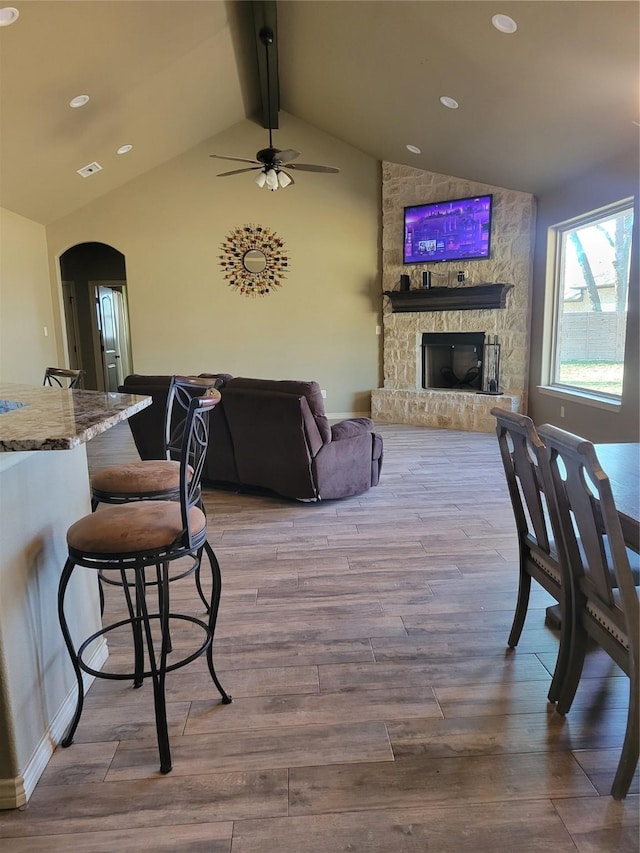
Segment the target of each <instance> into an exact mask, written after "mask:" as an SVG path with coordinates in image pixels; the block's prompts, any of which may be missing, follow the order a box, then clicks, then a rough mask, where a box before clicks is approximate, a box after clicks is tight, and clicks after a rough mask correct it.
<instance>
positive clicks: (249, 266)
mask: <svg viewBox="0 0 640 853" xmlns="http://www.w3.org/2000/svg"><path fill="white" fill-rule="evenodd" d="M242 264H243V266H244V268H245V269H246V270H247V272H252V273H256V272H262V271H263V270H264V268H265V267H266V266H267V258H266V256H265V254H264V252H261V251H260V250H259V249H251V250H250V251H248V252H246V253H245V255H244V257H243V258H242Z"/></svg>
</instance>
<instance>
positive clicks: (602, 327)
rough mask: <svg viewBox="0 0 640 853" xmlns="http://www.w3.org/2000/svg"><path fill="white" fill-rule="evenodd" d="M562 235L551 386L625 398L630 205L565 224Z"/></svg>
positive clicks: (559, 233)
mask: <svg viewBox="0 0 640 853" xmlns="http://www.w3.org/2000/svg"><path fill="white" fill-rule="evenodd" d="M554 230H555V232H556V235H557V238H558V239H557V240H556V246H557V257H556V280H555V323H554V337H553V358H552V371H551V382H552V384H553V385H555V386H561V387H565V388H567V389H575V390H579V391H586V392H589V393H592V394H599V395H602V396H606V397H618V398H619V397H621V396H622V381H623V374H624V348H625V336H626V326H627V301H628V294H629V268H630V261H631V236H632V232H633V206H632V201H631V200H626V201H624V202H620V203H619V204H617V205H615V206H614V207H611V208H608V209H607V210H606V211H599V212H597V213H594V214H589V215H586V216H584V217H581V218H580V219H579V220H573V221H572V222H571V223H563V224H561V225H558V226H556V228H555V229H554Z"/></svg>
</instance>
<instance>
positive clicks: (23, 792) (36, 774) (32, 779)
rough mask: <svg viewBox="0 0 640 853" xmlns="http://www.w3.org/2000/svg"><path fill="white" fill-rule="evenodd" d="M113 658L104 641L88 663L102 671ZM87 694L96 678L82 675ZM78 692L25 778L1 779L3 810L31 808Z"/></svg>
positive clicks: (43, 742)
mask: <svg viewBox="0 0 640 853" xmlns="http://www.w3.org/2000/svg"><path fill="white" fill-rule="evenodd" d="M108 657H109V649H108V647H107V641H106V639H105V638H104V637H103V638H102V641H101V642H100V643H99V644H98V647H97V648H96V650H95V651H94V653H93V654H92V656H91V659H90V660H89V661H88V664H89V666H90V667H91V668H92V669H101V668H102V667H103V666H104V664H105V663H106V661H107V658H108ZM82 680H83V683H84V690H85V693H86V692H87V690H88V689H89V688H90V687H91V685H92V684H93V682H94V680H95V676H93V675H89V673H87V672H83V673H82ZM76 701H77V692H76V686H75V682H74V685H73V687H72V688H71V689H70V690H69V692H68V693H67V695H66V697H65V699H64V701H63V703H62V705H61V706H60V708H59V709H58V711H57V713H56V715H55V716H54V718H53V719H52V720H51V723H50V724H49V727H48V728H47V730H46V731H45V733H44V734H43V735H42V737H41V739H40V743H39V744H38V745H37V747H36V748H35V750H34V751H33V755H32V756H31V758H30V759H29V761H28V762H27V766H26V767H25V769H24V774H23V775H22V776H15V777H13V778H11V779H0V809H19V808H21V807H22V806H25V805H26V804H27V801H28V800H29V797H30V796H31V794H33V792H34V790H35V787H36V785H37V784H38V780H39V779H40V777H41V776H42V774H43V772H44V770H45V768H46V766H47V764H48V763H49V761H50V759H51V756H52V755H53V753H54V751H55V749H56V746H57V745H58V743H59V742H60V741H61V740H62V738H63V736H64V733H65V732H66V730H67V727H68V726H69V724H70V723H71V720H72V719H73V715H74V713H75V710H76Z"/></svg>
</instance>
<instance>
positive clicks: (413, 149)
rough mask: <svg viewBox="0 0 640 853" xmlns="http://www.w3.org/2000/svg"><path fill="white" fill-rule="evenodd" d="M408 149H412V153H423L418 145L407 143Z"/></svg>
mask: <svg viewBox="0 0 640 853" xmlns="http://www.w3.org/2000/svg"><path fill="white" fill-rule="evenodd" d="M407 151H411V153H412V154H422V151H421V150H420V149H419V148H418V146H417V145H407Z"/></svg>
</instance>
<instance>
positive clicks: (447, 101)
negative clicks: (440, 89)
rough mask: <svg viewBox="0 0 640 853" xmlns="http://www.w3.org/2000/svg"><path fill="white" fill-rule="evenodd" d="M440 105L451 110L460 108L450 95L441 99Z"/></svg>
mask: <svg viewBox="0 0 640 853" xmlns="http://www.w3.org/2000/svg"><path fill="white" fill-rule="evenodd" d="M440 103H441V104H442V106H443V107H449V109H450V110H457V109H458V107H459V106H460V104H459V103H458V102H457V101H456V99H455V98H450V97H449V96H448V95H443V96H442V97H441V98H440Z"/></svg>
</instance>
